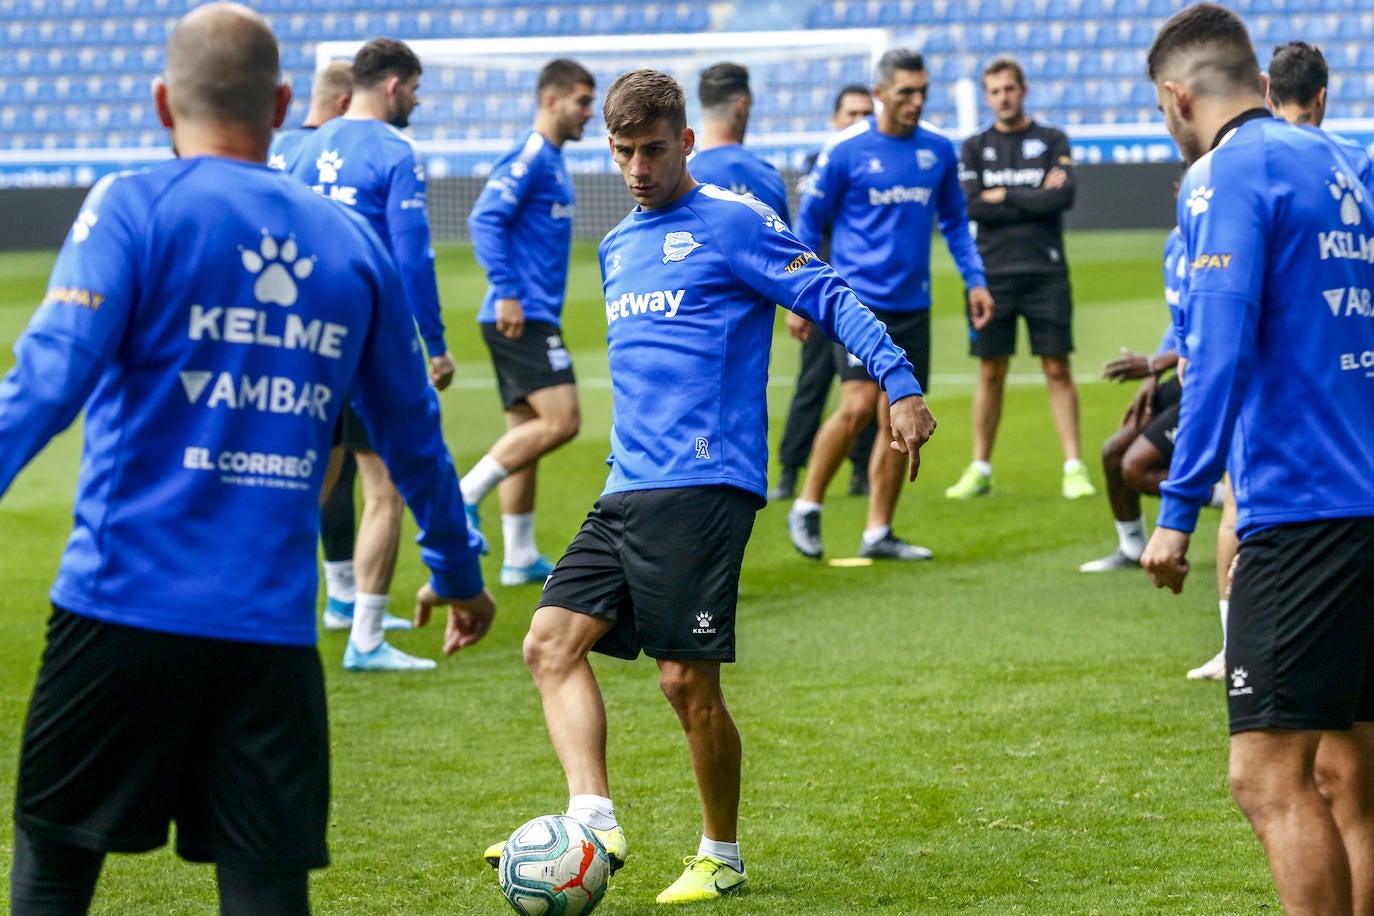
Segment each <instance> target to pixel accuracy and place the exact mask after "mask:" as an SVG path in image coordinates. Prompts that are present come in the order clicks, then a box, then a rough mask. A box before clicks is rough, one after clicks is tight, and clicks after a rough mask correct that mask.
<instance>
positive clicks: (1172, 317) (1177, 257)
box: [1155, 226, 1188, 359]
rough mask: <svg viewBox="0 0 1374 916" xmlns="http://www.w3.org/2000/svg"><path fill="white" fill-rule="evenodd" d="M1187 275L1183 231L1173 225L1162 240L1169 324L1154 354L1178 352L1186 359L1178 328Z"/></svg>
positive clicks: (1186, 256)
mask: <svg viewBox="0 0 1374 916" xmlns="http://www.w3.org/2000/svg"><path fill="white" fill-rule="evenodd" d="M1187 277H1188V252H1187V249H1186V248H1185V246H1184V244H1183V232H1182V231H1180V230H1179V228H1178V227H1177V226H1175V227H1174V228H1173V229H1172V230H1170V232H1169V237H1168V238H1166V239H1165V240H1164V302H1165V304H1167V305H1168V306H1169V325H1168V327H1166V328H1165V329H1164V336H1163V337H1162V338H1160V341H1159V346H1158V347H1157V348H1156V349H1155V355H1156V356H1159V355H1161V354H1164V353H1168V352H1169V351H1170V350H1175V351H1177V352H1178V355H1179V358H1180V359H1186V358H1187V354H1185V353H1184V352H1183V348H1182V346H1181V343H1180V340H1179V329H1180V328H1182V327H1183V286H1184V282H1185V281H1186V279H1187Z"/></svg>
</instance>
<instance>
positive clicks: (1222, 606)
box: [1217, 598, 1231, 652]
mask: <svg viewBox="0 0 1374 916" xmlns="http://www.w3.org/2000/svg"><path fill="white" fill-rule="evenodd" d="M1217 610H1218V611H1220V612H1221V651H1223V652H1225V651H1226V618H1227V616H1228V615H1229V614H1230V613H1231V602H1230V600H1229V599H1227V598H1222V599H1221V600H1219V601H1218V602H1217Z"/></svg>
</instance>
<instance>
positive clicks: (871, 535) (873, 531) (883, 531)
mask: <svg viewBox="0 0 1374 916" xmlns="http://www.w3.org/2000/svg"><path fill="white" fill-rule="evenodd" d="M891 533H892V526H891V525H879V526H878V527H877V528H865V529H864V543H865V544H866V545H868V546H869V547H872V546H873V545H874V544H876V543H878V542H879V541H881V540H882V539H883V538H885V537H887V536H888V535H889V534H891ZM718 858H719V857H718Z"/></svg>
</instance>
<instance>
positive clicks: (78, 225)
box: [72, 210, 100, 244]
mask: <svg viewBox="0 0 1374 916" xmlns="http://www.w3.org/2000/svg"><path fill="white" fill-rule="evenodd" d="M98 222H100V217H99V216H96V214H95V211H94V210H82V211H81V215H80V216H78V217H77V218H76V222H75V223H73V224H72V242H74V243H76V244H80V243H81V242H84V241H86V239H88V238H90V237H91V230H92V229H94V228H95V224H96V223H98Z"/></svg>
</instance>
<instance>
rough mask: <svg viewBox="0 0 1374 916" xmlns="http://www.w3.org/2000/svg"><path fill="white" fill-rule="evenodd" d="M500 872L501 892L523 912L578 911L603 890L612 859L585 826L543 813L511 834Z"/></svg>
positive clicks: (574, 914) (526, 915)
mask: <svg viewBox="0 0 1374 916" xmlns="http://www.w3.org/2000/svg"><path fill="white" fill-rule="evenodd" d="M500 875H501V892H502V893H503V894H505V895H506V900H507V901H509V902H510V905H511V906H512V907H514V908H515V911H516V912H517V913H520V914H522V916H580V914H583V913H590V912H591V911H592V910H594V909H596V905H597V904H598V903H600V902H601V898H602V897H604V896H605V895H606V881H607V880H608V879H609V878H610V875H611V862H610V860H609V859H608V858H606V850H605V849H603V848H602V846H601V842H600V841H599V840H598V839H597V838H596V834H594V833H592V832H591V830H590V829H588V828H587V827H585V826H583V825H582V824H580V823H578V822H577V821H575V820H573V819H572V818H570V817H564V816H563V815H561V814H548V815H545V816H543V817H536V818H535V819H534V820H532V821H527V822H526V823H524V824H521V825H520V826H519V827H517V828H516V830H515V832H514V833H512V834H511V835H510V839H509V840H507V841H506V848H505V849H504V850H502V852H501V866H500Z"/></svg>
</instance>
